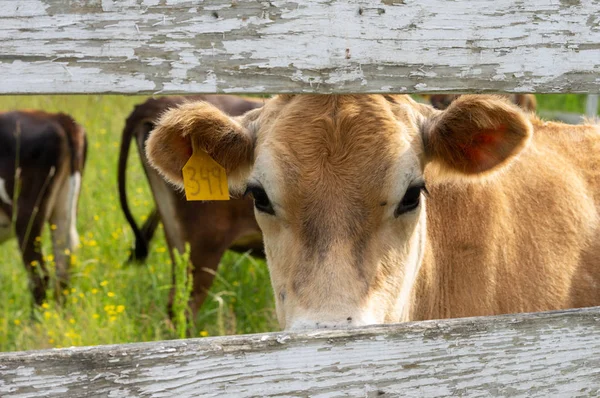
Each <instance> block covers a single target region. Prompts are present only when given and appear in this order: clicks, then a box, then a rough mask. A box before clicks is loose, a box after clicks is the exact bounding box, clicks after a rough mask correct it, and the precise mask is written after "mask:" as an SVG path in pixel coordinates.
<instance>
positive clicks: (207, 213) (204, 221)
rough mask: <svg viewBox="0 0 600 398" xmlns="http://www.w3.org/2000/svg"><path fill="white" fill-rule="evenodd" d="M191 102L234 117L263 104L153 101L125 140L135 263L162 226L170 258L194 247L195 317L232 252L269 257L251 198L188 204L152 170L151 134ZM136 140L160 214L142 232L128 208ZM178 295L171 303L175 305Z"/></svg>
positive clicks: (214, 98) (140, 110) (134, 116)
mask: <svg viewBox="0 0 600 398" xmlns="http://www.w3.org/2000/svg"><path fill="white" fill-rule="evenodd" d="M189 101H206V103H209V104H211V105H213V106H215V107H216V108H218V109H219V110H220V111H222V112H225V113H226V114H228V115H232V116H239V115H242V114H244V113H246V112H247V111H249V110H251V109H255V108H257V107H260V106H262V104H263V101H262V100H252V99H244V98H240V97H235V96H228V95H206V96H191V97H182V96H175V97H160V98H153V99H148V100H147V101H146V102H144V103H143V104H140V105H138V106H136V107H135V109H134V110H133V112H132V113H131V114H130V115H129V117H128V118H127V121H126V123H125V128H124V129H123V135H122V139H121V152H120V156H119V168H118V183H119V198H120V201H121V208H122V209H123V212H124V213H125V217H126V218H127V221H128V222H129V225H131V228H132V229H133V232H134V235H135V246H134V248H133V252H132V257H131V259H135V260H138V261H139V260H144V259H145V258H146V257H147V256H148V245H149V242H150V240H151V239H152V236H153V235H154V232H155V230H156V227H157V226H158V223H159V221H162V223H163V226H164V229H165V235H166V238H167V244H168V246H169V253H170V254H171V259H172V260H173V249H177V250H178V251H180V252H182V253H183V252H184V251H185V243H186V242H189V243H190V249H191V253H190V260H191V262H192V264H193V266H194V271H193V281H194V283H193V291H192V297H191V299H190V308H191V311H192V313H193V314H195V313H196V312H197V310H198V309H199V308H200V306H201V305H202V302H203V301H204V299H205V298H206V293H207V291H208V289H209V288H210V286H211V284H212V281H213V279H214V276H215V270H216V269H217V267H218V265H219V261H220V260H221V257H222V256H223V254H224V253H225V251H226V250H227V249H231V250H234V251H237V252H241V253H243V252H250V253H251V254H252V255H254V256H259V257H263V258H264V252H263V243H262V235H261V233H260V229H259V228H258V225H257V224H256V220H255V218H254V211H253V205H252V200H251V199H233V200H230V201H224V202H222V201H221V202H188V201H186V199H185V195H184V194H183V192H181V190H179V189H174V187H173V186H172V185H170V184H167V183H166V182H165V181H164V180H163V179H162V178H161V177H160V176H159V175H158V173H157V172H156V170H154V169H153V168H152V167H150V166H149V164H148V160H147V158H146V155H145V150H144V147H145V143H146V139H147V138H148V134H149V133H150V131H151V130H152V129H153V128H154V125H155V123H156V121H157V120H158V118H159V117H160V116H161V115H162V114H163V113H164V112H166V111H167V110H169V109H171V108H174V107H177V106H178V105H181V104H183V103H186V102H189ZM132 138H135V142H136V144H137V148H138V152H139V155H140V159H141V161H142V165H143V167H144V171H145V173H146V177H147V178H148V182H149V183H150V188H151V190H152V194H153V196H154V201H155V203H156V206H157V207H158V212H157V211H156V210H153V211H152V212H151V213H150V215H149V216H148V218H147V220H146V222H145V223H144V225H143V226H142V228H141V230H140V228H138V226H137V224H136V222H135V219H134V218H133V215H132V214H131V211H130V209H129V205H128V203H127V193H126V181H125V174H126V167H127V157H128V154H129V145H130V143H131V140H132ZM173 292H174V290H173V289H172V290H171V296H170V299H169V311H170V310H171V306H172V299H173Z"/></svg>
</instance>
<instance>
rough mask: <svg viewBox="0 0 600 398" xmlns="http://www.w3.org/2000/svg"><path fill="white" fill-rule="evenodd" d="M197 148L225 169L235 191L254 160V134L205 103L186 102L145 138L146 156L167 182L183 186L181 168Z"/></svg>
mask: <svg viewBox="0 0 600 398" xmlns="http://www.w3.org/2000/svg"><path fill="white" fill-rule="evenodd" d="M252 112H254V111H252ZM194 147H195V148H196V149H197V150H204V151H206V152H207V153H208V154H209V155H210V156H211V157H212V158H213V159H214V160H215V161H216V162H217V163H219V164H220V165H221V166H223V167H224V168H225V171H226V172H227V179H228V182H229V185H230V187H231V188H232V190H234V191H235V190H237V188H238V187H239V186H242V185H244V184H245V178H246V177H247V176H248V174H249V173H250V171H251V168H252V164H253V159H254V136H253V134H251V132H250V131H249V130H248V129H247V128H245V127H243V126H242V124H240V123H239V122H238V120H236V119H233V118H231V117H230V116H228V115H226V114H225V113H223V112H222V111H221V110H219V109H217V108H216V107H214V106H213V105H211V104H209V103H206V102H189V103H184V104H182V105H180V106H178V107H177V108H173V109H170V110H168V111H167V112H165V113H164V114H163V115H162V116H161V117H160V119H159V121H158V123H157V124H156V127H155V128H154V130H152V132H151V133H150V136H149V137H148V140H147V141H146V156H147V157H148V160H149V162H150V164H151V165H152V166H153V167H154V168H155V169H157V170H158V171H159V172H160V173H161V174H162V175H163V176H164V178H165V179H166V180H167V181H169V182H171V183H173V184H174V185H175V186H177V187H179V188H183V177H182V172H181V169H182V168H183V166H184V165H185V164H186V162H187V161H188V159H189V158H190V156H192V151H193V148H194Z"/></svg>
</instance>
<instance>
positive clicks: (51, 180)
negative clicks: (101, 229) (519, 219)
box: [0, 110, 87, 304]
mask: <svg viewBox="0 0 600 398" xmlns="http://www.w3.org/2000/svg"><path fill="white" fill-rule="evenodd" d="M86 152H87V141H86V136H85V131H84V129H83V128H82V127H81V126H80V125H78V124H77V123H76V122H75V121H74V120H73V118H71V117H70V116H68V115H66V114H63V113H57V114H53V113H46V112H42V111H37V110H27V111H13V112H6V113H0V243H2V242H4V241H6V240H8V239H10V238H12V237H14V236H16V237H17V239H18V244H19V248H20V250H21V254H22V258H23V262H24V264H25V268H26V269H27V273H28V275H29V282H30V288H31V292H32V294H33V298H34V301H35V303H36V304H40V303H41V302H42V301H43V300H44V298H45V296H46V289H47V288H48V283H49V274H48V270H47V267H46V264H45V263H44V257H43V255H42V252H41V246H40V244H41V239H40V237H41V233H42V229H43V226H44V223H46V222H48V223H49V224H50V230H51V233H52V243H53V248H54V261H55V264H56V282H57V285H56V287H57V288H62V287H64V286H66V285H67V283H68V279H69V271H68V267H69V264H70V261H71V252H72V251H73V249H74V248H76V247H77V246H78V244H79V236H78V234H77V229H76V217H77V203H78V200H79V192H80V188H81V176H82V172H83V168H84V164H85V158H86Z"/></svg>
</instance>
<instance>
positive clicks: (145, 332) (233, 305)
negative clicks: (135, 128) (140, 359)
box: [0, 95, 277, 351]
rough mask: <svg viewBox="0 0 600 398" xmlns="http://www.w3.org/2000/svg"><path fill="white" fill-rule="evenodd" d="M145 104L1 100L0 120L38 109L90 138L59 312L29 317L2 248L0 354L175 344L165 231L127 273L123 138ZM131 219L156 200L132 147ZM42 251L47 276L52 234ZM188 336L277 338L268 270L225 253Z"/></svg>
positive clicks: (51, 307) (17, 273)
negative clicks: (120, 177) (69, 120)
mask: <svg viewBox="0 0 600 398" xmlns="http://www.w3.org/2000/svg"><path fill="white" fill-rule="evenodd" d="M144 100H145V97H131V96H114V95H110V96H92V95H90V96H10V97H8V96H6V97H0V111H4V110H10V109H23V108H35V109H43V110H47V111H51V112H55V111H62V112H66V113H69V114H71V115H72V116H73V117H74V118H75V119H76V120H77V121H78V122H79V123H81V124H82V125H83V126H84V127H85V128H86V130H87V133H88V140H89V153H88V155H89V156H88V162H87V165H86V169H85V172H84V176H83V183H82V192H81V199H80V202H79V215H78V222H77V224H78V231H79V234H80V236H81V247H80V248H79V250H78V251H77V252H76V253H75V256H74V260H73V264H72V267H71V275H72V279H71V284H70V288H69V290H65V291H63V292H61V294H62V295H63V296H64V297H65V300H64V301H65V303H64V304H63V305H62V306H61V305H57V304H56V303H55V302H54V301H53V300H49V301H48V302H47V303H45V304H44V305H43V306H42V307H39V308H33V307H32V304H31V302H32V300H31V295H30V293H29V290H28V287H27V274H26V272H25V268H24V266H23V264H22V261H21V257H20V252H19V250H18V247H17V242H16V240H11V241H8V242H6V243H4V244H3V245H0V350H1V351H14V350H29V349H38V348H50V347H65V346H72V345H96V344H111V343H125V342H134V341H149V340H158V339H171V338H177V337H179V336H180V334H178V332H177V330H176V327H175V325H174V324H173V323H172V322H171V321H170V320H169V318H168V316H167V312H166V308H167V299H168V293H169V289H170V287H171V262H170V258H169V255H168V252H167V245H166V243H165V240H164V235H163V233H162V228H161V229H160V230H159V231H158V233H157V234H156V237H155V240H154V242H153V243H152V246H151V247H152V251H151V254H150V256H149V258H148V261H147V262H146V263H145V264H144V265H142V266H135V265H128V264H125V260H126V259H127V257H128V251H129V249H130V247H131V244H132V241H133V235H132V233H131V231H130V229H129V226H128V225H127V223H126V221H125V218H124V217H123V215H122V213H121V210H120V207H119V203H118V193H117V185H116V175H117V158H118V148H119V143H120V137H121V131H122V129H123V125H124V122H125V119H126V117H127V115H128V114H129V113H130V112H131V110H132V109H133V106H134V105H135V104H138V103H141V102H143V101H144ZM127 181H128V194H129V200H130V205H131V207H132V211H133V213H134V215H135V216H136V218H137V219H138V220H140V222H142V220H144V218H145V216H146V215H147V214H148V213H149V211H150V210H151V208H152V205H153V199H152V196H151V193H150V191H149V187H148V185H147V183H146V178H145V175H144V173H143V170H142V168H141V165H140V162H139V158H138V155H137V150H135V149H134V148H133V146H132V151H131V153H130V158H129V165H128V178H127ZM41 245H42V251H43V253H44V255H45V259H46V261H47V262H49V263H50V267H52V260H53V257H52V254H51V253H52V246H51V244H50V238H49V230H48V227H46V230H45V231H44V233H43V236H42V242H41ZM192 326H193V327H192V328H191V329H192V330H195V331H196V333H195V335H197V336H208V335H222V334H235V333H249V332H256V331H269V330H275V329H277V323H276V321H275V318H274V311H273V296H272V292H271V288H270V281H269V276H268V271H267V269H266V266H265V264H264V262H262V261H258V260H255V259H252V258H249V257H248V256H244V255H238V254H235V253H227V254H226V255H225V256H224V257H223V259H222V262H221V266H220V268H219V270H218V274H217V277H216V279H215V283H214V284H213V288H212V289H211V291H210V293H209V297H208V298H207V300H206V302H205V305H204V306H203V308H202V310H201V312H200V313H199V314H198V316H197V318H196V322H195V324H194V325H192Z"/></svg>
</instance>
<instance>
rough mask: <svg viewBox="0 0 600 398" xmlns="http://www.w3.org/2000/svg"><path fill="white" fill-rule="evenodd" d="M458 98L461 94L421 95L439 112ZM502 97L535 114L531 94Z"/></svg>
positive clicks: (533, 100) (535, 104) (533, 99)
mask: <svg viewBox="0 0 600 398" xmlns="http://www.w3.org/2000/svg"><path fill="white" fill-rule="evenodd" d="M460 96H461V94H431V95H423V97H424V98H425V99H427V100H428V101H429V103H430V104H431V105H433V107H434V108H435V109H441V110H444V109H446V108H448V106H449V105H450V104H451V103H452V101H454V100H456V99H457V98H458V97H460ZM503 96H504V97H506V98H508V100H510V101H512V102H513V103H515V104H517V105H519V107H521V109H523V110H525V111H528V112H535V111H536V109H537V100H536V99H535V95H533V94H505V95H503Z"/></svg>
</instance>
